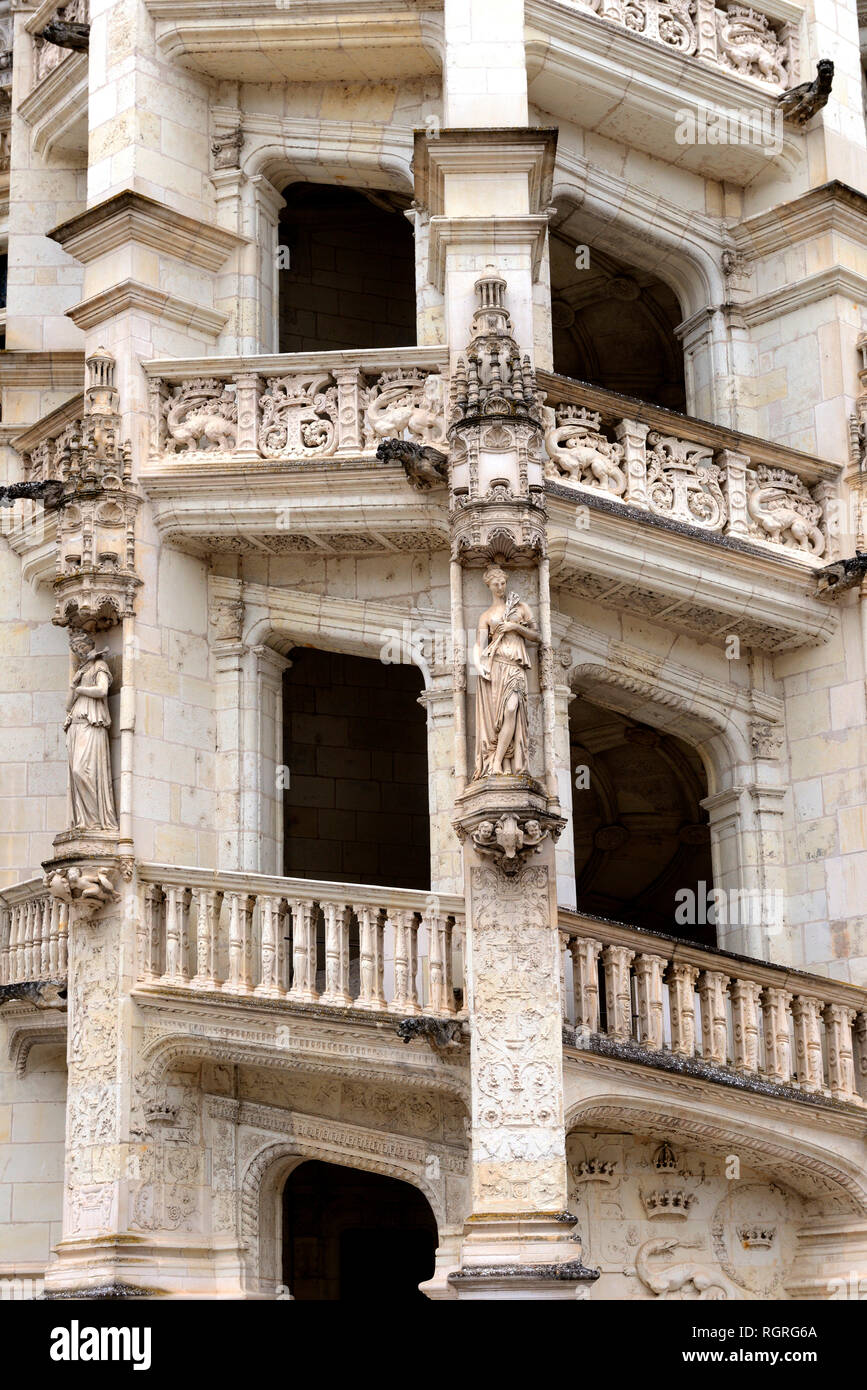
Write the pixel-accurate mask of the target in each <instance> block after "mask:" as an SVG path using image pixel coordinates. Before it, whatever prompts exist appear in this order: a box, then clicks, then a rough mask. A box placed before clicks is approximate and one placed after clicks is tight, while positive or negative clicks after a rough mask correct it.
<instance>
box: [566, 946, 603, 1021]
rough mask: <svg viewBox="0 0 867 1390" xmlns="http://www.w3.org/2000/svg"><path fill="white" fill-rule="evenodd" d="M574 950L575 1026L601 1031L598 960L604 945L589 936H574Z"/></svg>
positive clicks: (572, 947)
mask: <svg viewBox="0 0 867 1390" xmlns="http://www.w3.org/2000/svg"><path fill="white" fill-rule="evenodd" d="M569 949H570V951H571V952H572V989H573V991H574V995H575V1027H576V1029H584V1030H586V1031H587V1032H589V1033H598V1032H599V970H598V965H597V962H598V960H599V952H600V951H601V949H602V947H601V946H600V945H599V942H598V941H594V940H593V939H592V938H591V937H589V936H573V937H572V940H571V941H570V942H569Z"/></svg>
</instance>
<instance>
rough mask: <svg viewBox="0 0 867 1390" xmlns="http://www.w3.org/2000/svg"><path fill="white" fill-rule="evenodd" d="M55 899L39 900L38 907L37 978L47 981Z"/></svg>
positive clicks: (49, 967)
mask: <svg viewBox="0 0 867 1390" xmlns="http://www.w3.org/2000/svg"><path fill="white" fill-rule="evenodd" d="M56 901H57V900H56V898H52V897H51V896H50V895H48V896H46V897H44V898H40V900H39V906H40V913H39V978H40V980H45V979H47V978H48V977H49V976H50V974H51V918H52V911H51V909H52V906H53V904H54V903H55V902H56Z"/></svg>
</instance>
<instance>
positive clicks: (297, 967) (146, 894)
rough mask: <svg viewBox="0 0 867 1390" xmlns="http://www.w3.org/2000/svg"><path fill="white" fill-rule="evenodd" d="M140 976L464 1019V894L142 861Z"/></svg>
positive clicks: (208, 988)
mask: <svg viewBox="0 0 867 1390" xmlns="http://www.w3.org/2000/svg"><path fill="white" fill-rule="evenodd" d="M139 883H140V892H141V904H140V912H139V921H138V942H137V960H138V968H137V978H138V982H139V984H140V985H160V986H163V985H171V986H180V987H183V988H185V989H191V990H198V991H202V992H214V991H219V992H221V993H224V994H231V995H235V996H245V997H258V998H265V999H276V1000H280V999H284V1000H288V1001H289V1002H295V1003H302V1004H326V1005H331V1006H335V1007H340V1008H353V1009H366V1010H374V1011H388V1012H390V1013H394V1014H399V1015H401V1017H406V1016H408V1015H412V1014H428V1015H435V1016H437V1017H441V1018H450V1017H453V1016H454V1015H455V1014H456V1013H457V1011H458V1002H459V998H460V997H461V996H459V995H458V994H457V993H456V987H457V989H458V990H460V989H461V987H462V985H463V978H462V975H461V971H460V961H461V941H462V936H463V922H464V916H463V912H464V903H463V899H462V898H452V897H445V896H442V895H437V894H435V893H425V892H424V891H423V890H418V891H413V890H410V889H402V888H379V887H370V886H368V885H365V884H357V883H318V882H313V881H311V880H309V879H293V878H270V877H268V876H266V875H264V874H245V873H220V872H211V871H210V870H205V869H183V868H181V869H178V868H173V867H170V866H168V865H163V864H146V865H140V866H139Z"/></svg>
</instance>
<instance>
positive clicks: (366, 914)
mask: <svg viewBox="0 0 867 1390" xmlns="http://www.w3.org/2000/svg"><path fill="white" fill-rule="evenodd" d="M384 929H385V913H384V911H383V910H382V909H381V908H378V907H371V906H370V904H369V903H364V904H363V905H362V906H361V907H360V908H359V909H358V937H359V953H360V956H361V961H360V968H359V975H360V992H359V996H358V998H357V999H356V1001H355V1006H356V1008H358V1009H384V1008H385V1007H386V1004H385V989H384V986H383V966H384V962H385V951H384V941H383V937H384ZM431 969H433V967H431Z"/></svg>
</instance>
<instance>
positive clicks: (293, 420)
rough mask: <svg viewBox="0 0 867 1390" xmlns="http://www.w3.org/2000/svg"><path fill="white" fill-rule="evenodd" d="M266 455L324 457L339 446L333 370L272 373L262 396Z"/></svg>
mask: <svg viewBox="0 0 867 1390" xmlns="http://www.w3.org/2000/svg"><path fill="white" fill-rule="evenodd" d="M261 410H262V414H261V419H260V421H259V452H260V453H261V454H262V455H263V456H264V457H265V458H314V457H317V458H322V457H327V456H328V455H329V454H333V453H334V450H335V448H336V447H337V386H336V384H335V383H334V379H333V377H332V375H331V373H330V372H295V373H293V374H292V375H291V376H279V377H277V376H272V377H269V378H268V379H267V381H266V383H265V390H264V391H263V392H262V398H261Z"/></svg>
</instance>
